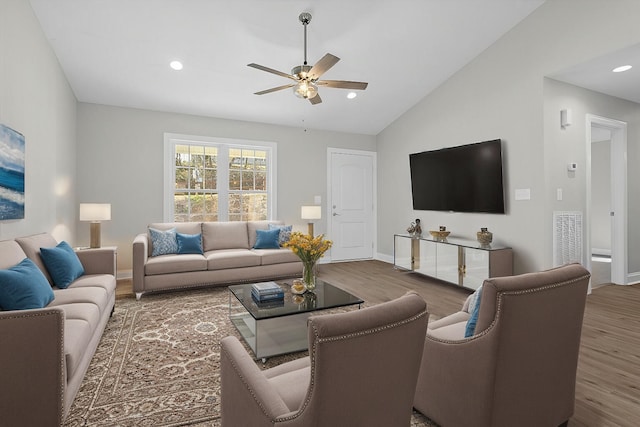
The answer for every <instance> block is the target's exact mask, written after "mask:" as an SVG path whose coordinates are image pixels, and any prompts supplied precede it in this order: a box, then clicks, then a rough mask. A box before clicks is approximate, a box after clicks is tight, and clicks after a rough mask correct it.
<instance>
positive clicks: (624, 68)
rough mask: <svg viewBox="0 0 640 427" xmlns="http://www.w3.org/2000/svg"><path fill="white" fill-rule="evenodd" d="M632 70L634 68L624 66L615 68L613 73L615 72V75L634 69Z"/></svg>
mask: <svg viewBox="0 0 640 427" xmlns="http://www.w3.org/2000/svg"><path fill="white" fill-rule="evenodd" d="M632 68H633V67H632V66H631V65H622V66H620V67H616V68H614V69H613V70H612V71H613V72H614V73H621V72H623V71H627V70H630V69H632Z"/></svg>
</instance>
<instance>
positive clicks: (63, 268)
mask: <svg viewBox="0 0 640 427" xmlns="http://www.w3.org/2000/svg"><path fill="white" fill-rule="evenodd" d="M40 257H41V258H42V262H44V266H45V267H47V271H48V272H49V275H50V276H51V280H53V284H54V285H56V286H57V287H59V288H60V289H64V288H66V287H68V286H69V285H70V284H71V283H72V282H73V281H74V280H76V279H77V278H78V277H80V276H82V275H83V274H84V268H83V267H82V263H81V262H80V259H78V255H76V253H75V251H74V250H73V248H71V246H69V244H68V243H67V242H65V241H62V242H60V243H58V246H56V247H54V248H40Z"/></svg>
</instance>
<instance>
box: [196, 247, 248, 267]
mask: <svg viewBox="0 0 640 427" xmlns="http://www.w3.org/2000/svg"><path fill="white" fill-rule="evenodd" d="M205 256H206V258H207V269H208V270H225V269H228V268H240V267H255V266H257V265H260V255H258V254H256V253H255V252H254V251H248V250H245V249H220V250H217V251H210V252H207V253H205Z"/></svg>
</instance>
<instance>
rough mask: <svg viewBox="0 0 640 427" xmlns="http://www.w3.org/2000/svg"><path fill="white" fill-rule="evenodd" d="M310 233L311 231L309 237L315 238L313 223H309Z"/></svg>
mask: <svg viewBox="0 0 640 427" xmlns="http://www.w3.org/2000/svg"><path fill="white" fill-rule="evenodd" d="M308 231H309V236H311V237H312V238H313V223H312V222H310V223H309V230H308Z"/></svg>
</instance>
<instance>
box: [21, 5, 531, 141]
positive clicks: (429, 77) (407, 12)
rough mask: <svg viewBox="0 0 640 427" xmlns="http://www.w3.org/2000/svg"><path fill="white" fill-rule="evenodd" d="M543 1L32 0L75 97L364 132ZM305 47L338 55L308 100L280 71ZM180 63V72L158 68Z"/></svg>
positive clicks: (316, 55)
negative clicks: (305, 21) (317, 97)
mask: <svg viewBox="0 0 640 427" xmlns="http://www.w3.org/2000/svg"><path fill="white" fill-rule="evenodd" d="M542 3H543V0H393V1H391V0H348V1H347V0H340V1H338V0H323V1H311V0H269V1H266V0H234V1H231V0H226V1H222V0H110V1H104V0H31V4H32V7H33V9H34V11H35V13H36V16H37V17H38V19H39V21H40V23H41V25H42V28H43V31H44V33H45V36H46V37H47V38H48V39H49V41H50V43H51V45H52V47H53V49H54V52H55V54H56V56H57V57H58V59H59V61H60V64H61V66H62V69H63V70H64V73H65V74H66V76H67V78H68V80H69V83H70V85H71V87H72V89H73V91H74V93H75V95H76V97H77V99H78V100H79V101H81V102H88V103H98V104H106V105H114V106H124V107H133V108H142V109H150V110H158V111H168V112H178V113H187V114H196V115H203V116H213V117H220V118H227V119H237V120H247V121H255V122H265V123H273V124H279V125H288V126H296V127H309V128H316V129H327V130H335V131H345V132H353V133H362V134H370V135H375V134H377V133H379V132H380V131H381V130H382V129H384V128H385V127H386V126H387V125H389V124H390V123H391V122H392V121H393V120H395V119H396V118H397V117H399V116H400V115H401V114H403V113H404V112H405V111H407V110H408V109H409V108H411V107H412V106H413V105H415V104H416V103H417V102H418V101H419V100H420V99H422V98H423V97H424V96H425V95H427V94H428V93H429V92H431V91H432V90H434V89H435V88H436V87H438V86H439V85H440V84H441V83H443V82H444V81H445V80H447V79H448V78H449V77H450V76H452V75H453V74H454V73H456V71H458V70H459V69H460V68H462V67H463V66H464V65H465V64H467V63H468V62H469V61H471V60H472V59H473V58H474V57H476V56H477V55H478V54H480V53H481V52H482V51H483V50H485V49H486V48H487V47H489V46H490V45H491V44H492V43H494V42H495V41H496V40H497V39H498V38H500V37H501V36H502V35H504V34H505V33H506V32H508V31H509V30H510V29H511V28H513V27H514V26H515V25H517V24H518V22H520V21H521V20H522V19H524V18H525V17H526V16H527V15H528V14H530V13H531V12H532V11H534V10H535V9H536V8H537V7H538V6H540V5H541V4H542ZM303 11H304V12H310V13H311V14H312V16H313V18H312V21H311V23H310V24H309V26H308V58H309V63H310V64H313V63H315V62H316V61H317V60H319V59H320V58H321V57H322V56H323V55H324V54H326V53H332V54H333V55H336V56H338V57H339V58H341V60H340V61H339V62H338V63H337V64H336V65H335V66H334V67H332V68H331V69H330V70H329V71H327V72H326V74H325V75H324V76H323V78H326V79H335V80H356V81H364V82H368V83H369V86H368V88H367V89H366V90H365V91H360V92H358V96H357V97H356V98H355V99H347V97H346V95H347V93H348V92H349V91H347V90H344V89H334V88H326V87H320V94H321V95H322V100H323V102H322V103H321V104H318V105H311V104H310V103H309V102H308V101H305V100H302V99H299V98H297V97H295V96H294V94H293V92H292V91H291V90H282V91H279V92H274V93H270V94H266V95H260V96H258V95H254V92H257V91H260V90H263V89H268V88H271V87H274V86H280V85H284V84H287V83H290V80H288V79H286V78H283V77H281V76H277V75H274V74H270V73H266V72H263V71H260V70H256V69H253V68H249V67H247V64H249V63H252V62H255V63H258V64H261V65H264V66H267V67H270V68H274V69H276V70H280V71H283V72H286V73H289V72H290V71H291V69H292V68H293V67H294V66H296V65H301V64H302V62H303V26H302V24H301V23H300V22H299V21H298V15H299V14H300V13H301V12H303ZM172 60H179V61H181V62H182V63H183V64H184V68H183V69H182V70H181V71H174V70H173V69H171V68H170V67H169V63H170V62H171V61H172Z"/></svg>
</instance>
